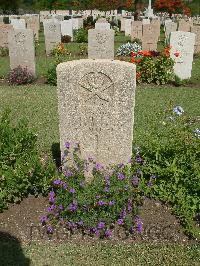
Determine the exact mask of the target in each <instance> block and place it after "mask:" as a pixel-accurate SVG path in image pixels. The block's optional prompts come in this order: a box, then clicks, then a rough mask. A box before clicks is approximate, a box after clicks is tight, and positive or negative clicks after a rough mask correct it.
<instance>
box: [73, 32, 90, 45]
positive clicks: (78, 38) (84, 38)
mask: <svg viewBox="0 0 200 266" xmlns="http://www.w3.org/2000/svg"><path fill="white" fill-rule="evenodd" d="M74 40H75V42H77V43H83V42H86V43H87V42H88V31H87V30H86V29H78V30H75V31H74Z"/></svg>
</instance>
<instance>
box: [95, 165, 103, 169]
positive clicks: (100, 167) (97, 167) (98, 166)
mask: <svg viewBox="0 0 200 266" xmlns="http://www.w3.org/2000/svg"><path fill="white" fill-rule="evenodd" d="M95 169H96V170H97V171H100V170H102V169H103V165H102V164H100V163H96V164H95Z"/></svg>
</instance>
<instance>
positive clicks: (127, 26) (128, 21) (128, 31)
mask: <svg viewBox="0 0 200 266" xmlns="http://www.w3.org/2000/svg"><path fill="white" fill-rule="evenodd" d="M132 21H134V20H133V19H125V36H131V23H132Z"/></svg>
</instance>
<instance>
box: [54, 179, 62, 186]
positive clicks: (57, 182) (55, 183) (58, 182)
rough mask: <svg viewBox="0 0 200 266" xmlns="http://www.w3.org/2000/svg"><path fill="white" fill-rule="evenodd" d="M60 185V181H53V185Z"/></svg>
mask: <svg viewBox="0 0 200 266" xmlns="http://www.w3.org/2000/svg"><path fill="white" fill-rule="evenodd" d="M60 183H61V180H60V179H56V180H54V181H53V184H54V185H60Z"/></svg>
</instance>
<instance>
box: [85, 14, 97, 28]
mask: <svg viewBox="0 0 200 266" xmlns="http://www.w3.org/2000/svg"><path fill="white" fill-rule="evenodd" d="M95 22H96V20H94V19H93V16H88V17H87V18H86V19H84V20H83V27H84V28H85V29H91V28H94V26H95Z"/></svg>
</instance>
